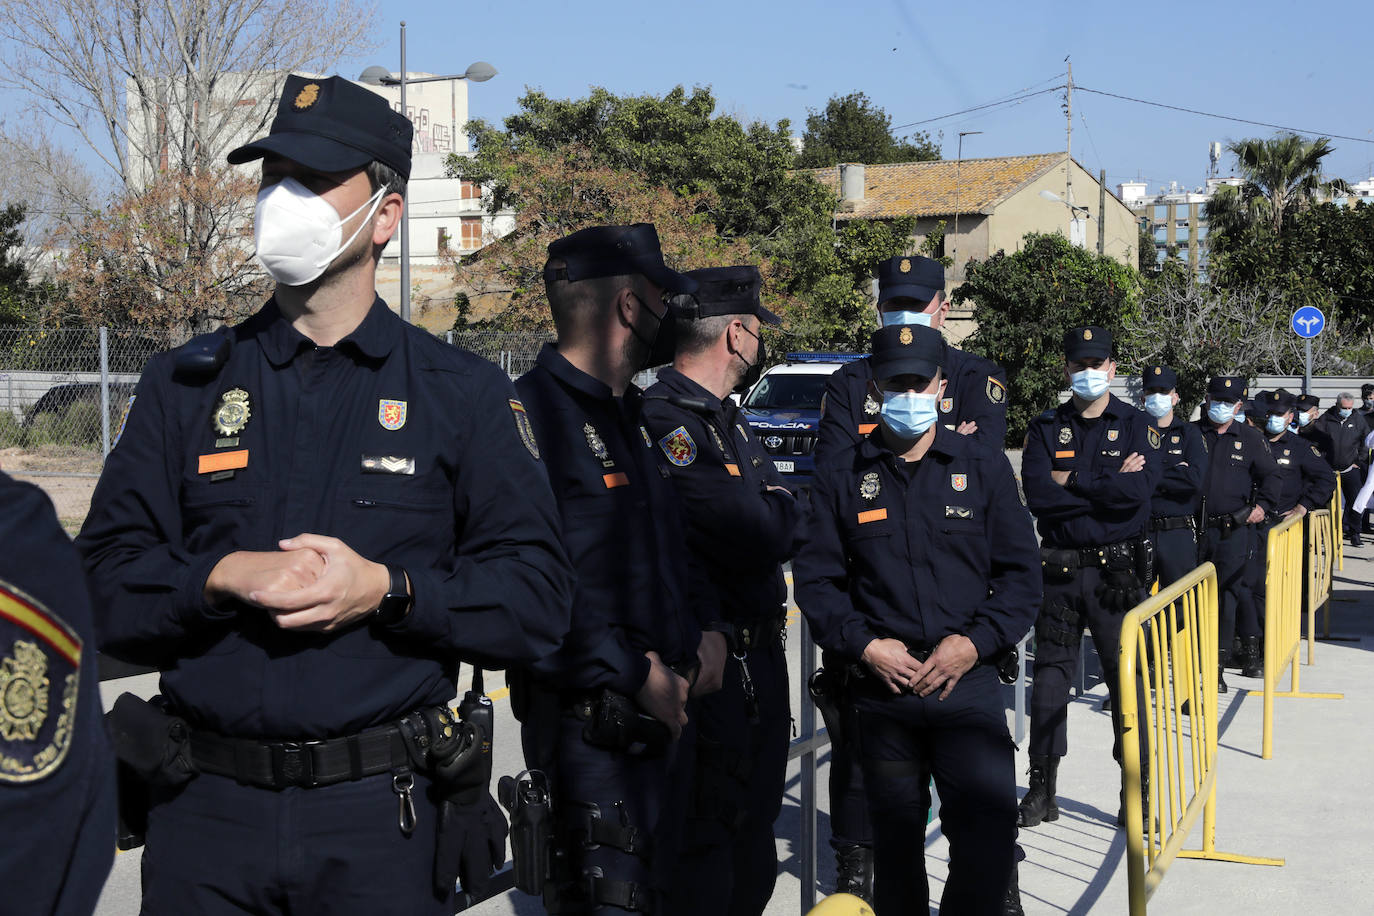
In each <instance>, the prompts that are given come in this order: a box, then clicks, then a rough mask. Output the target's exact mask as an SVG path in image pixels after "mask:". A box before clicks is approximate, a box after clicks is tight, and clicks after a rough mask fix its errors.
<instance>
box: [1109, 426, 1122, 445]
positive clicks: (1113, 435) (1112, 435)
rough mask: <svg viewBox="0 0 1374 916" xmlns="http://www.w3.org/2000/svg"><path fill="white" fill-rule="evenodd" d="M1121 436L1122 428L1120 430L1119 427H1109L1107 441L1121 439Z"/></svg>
mask: <svg viewBox="0 0 1374 916" xmlns="http://www.w3.org/2000/svg"><path fill="white" fill-rule="evenodd" d="M1120 437H1121V430H1119V429H1109V430H1107V441H1108V442H1115V441H1116V440H1117V439H1119V438H1120Z"/></svg>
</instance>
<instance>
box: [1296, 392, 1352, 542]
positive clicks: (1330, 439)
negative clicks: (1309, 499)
mask: <svg viewBox="0 0 1374 916" xmlns="http://www.w3.org/2000/svg"><path fill="white" fill-rule="evenodd" d="M1368 432H1369V428H1368V425H1367V424H1366V423H1365V422H1364V420H1363V419H1362V418H1361V417H1360V416H1359V414H1357V413H1355V412H1353V411H1352V412H1351V414H1350V416H1348V417H1342V416H1341V408H1340V405H1339V404H1337V405H1335V406H1333V407H1329V408H1327V410H1326V412H1325V413H1323V414H1322V415H1321V416H1319V417H1317V419H1315V420H1313V421H1312V422H1311V423H1310V424H1308V425H1307V426H1305V427H1303V429H1302V430H1301V431H1299V433H1298V435H1299V436H1301V437H1302V438H1304V439H1306V440H1307V441H1309V442H1311V443H1312V444H1313V445H1315V446H1317V448H1318V449H1319V450H1320V451H1321V453H1322V457H1323V458H1325V459H1326V463H1327V464H1328V465H1329V466H1330V467H1331V470H1332V471H1334V472H1335V473H1336V475H1337V476H1338V477H1340V479H1341V498H1342V501H1343V502H1344V504H1345V505H1344V507H1343V508H1344V510H1345V511H1344V514H1343V515H1342V516H1341V524H1342V527H1343V528H1344V529H1345V531H1344V534H1345V535H1346V536H1347V537H1350V538H1351V539H1352V542H1358V541H1359V539H1360V519H1359V514H1358V513H1356V512H1352V511H1351V507H1352V506H1354V504H1355V497H1356V496H1357V495H1359V492H1360V484H1361V482H1362V480H1363V475H1361V474H1360V452H1361V451H1362V447H1363V445H1364V437H1365V436H1366V435H1367V434H1368Z"/></svg>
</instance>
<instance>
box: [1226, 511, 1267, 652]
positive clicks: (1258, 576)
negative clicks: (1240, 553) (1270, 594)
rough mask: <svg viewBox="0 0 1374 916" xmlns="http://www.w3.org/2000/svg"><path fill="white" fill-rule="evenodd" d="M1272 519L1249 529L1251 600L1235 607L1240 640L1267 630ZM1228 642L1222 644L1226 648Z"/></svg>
mask: <svg viewBox="0 0 1374 916" xmlns="http://www.w3.org/2000/svg"><path fill="white" fill-rule="evenodd" d="M1273 527H1274V525H1273V523H1272V522H1260V523H1259V524H1258V525H1255V526H1254V527H1253V528H1251V529H1250V553H1249V555H1248V556H1247V557H1246V560H1245V590H1246V592H1248V600H1247V601H1245V602H1244V603H1243V604H1242V605H1240V606H1238V607H1237V609H1236V612H1237V616H1236V634H1237V635H1238V636H1240V638H1241V639H1247V638H1250V637H1252V636H1259V635H1260V634H1261V633H1263V632H1264V602H1265V596H1266V592H1267V590H1266V588H1265V578H1266V575H1267V573H1268V559H1269V529H1271V528H1273ZM1228 645H1229V644H1228V643H1222V644H1221V647H1222V648H1223V649H1225V648H1227V646H1228Z"/></svg>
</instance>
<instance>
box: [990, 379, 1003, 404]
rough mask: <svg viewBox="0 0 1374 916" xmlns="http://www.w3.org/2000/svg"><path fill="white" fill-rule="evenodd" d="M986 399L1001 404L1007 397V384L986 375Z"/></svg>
mask: <svg viewBox="0 0 1374 916" xmlns="http://www.w3.org/2000/svg"><path fill="white" fill-rule="evenodd" d="M986 390H987V393H988V400H989V401H991V402H992V403H994V404H1001V403H1002V402H1003V401H1005V400H1006V399H1007V386H1006V385H1003V384H1002V383H1001V382H999V381H997V379H995V378H993V377H992V376H990V375H989V376H988V384H987V389H986Z"/></svg>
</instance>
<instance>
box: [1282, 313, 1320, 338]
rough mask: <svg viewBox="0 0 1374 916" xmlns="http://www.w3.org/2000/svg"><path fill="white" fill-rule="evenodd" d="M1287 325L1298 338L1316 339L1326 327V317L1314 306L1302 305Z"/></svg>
mask: <svg viewBox="0 0 1374 916" xmlns="http://www.w3.org/2000/svg"><path fill="white" fill-rule="evenodd" d="M1289 324H1290V325H1292V328H1293V333H1294V334H1297V335H1298V336H1299V337H1316V336H1317V335H1318V334H1320V333H1321V332H1322V328H1324V327H1326V316H1325V315H1323V314H1322V310H1321V309H1319V308H1317V307H1316V306H1315V305H1304V306H1303V307H1302V308H1300V309H1298V310H1297V311H1296V312H1294V313H1293V318H1292V320H1291V321H1290V322H1289Z"/></svg>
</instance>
